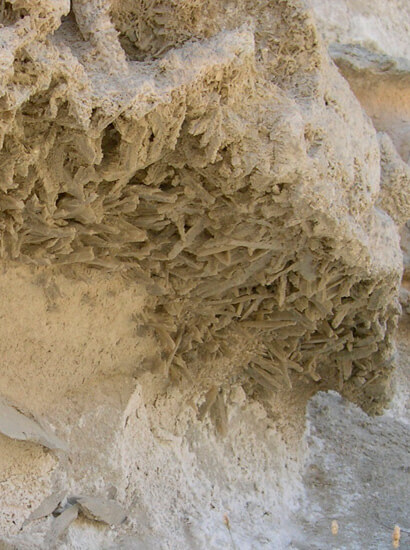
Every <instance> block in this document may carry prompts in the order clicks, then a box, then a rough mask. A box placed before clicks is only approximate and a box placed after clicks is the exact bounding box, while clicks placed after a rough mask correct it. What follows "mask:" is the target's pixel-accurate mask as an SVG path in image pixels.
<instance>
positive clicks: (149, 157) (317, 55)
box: [0, 0, 410, 549]
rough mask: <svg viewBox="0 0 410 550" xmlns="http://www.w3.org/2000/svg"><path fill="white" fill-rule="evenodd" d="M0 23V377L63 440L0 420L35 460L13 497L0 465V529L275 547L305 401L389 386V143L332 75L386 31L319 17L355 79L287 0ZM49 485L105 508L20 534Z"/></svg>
mask: <svg viewBox="0 0 410 550" xmlns="http://www.w3.org/2000/svg"><path fill="white" fill-rule="evenodd" d="M318 4H320V2H319V0H317V1H315V2H314V7H315V9H316V13H319V14H320V9H318ZM325 5H327V3H326V2H323V5H319V8H321V9H322V8H323V9H324V7H325ZM346 5H347V4H346ZM346 9H347V8H346ZM319 21H322V20H321V19H320V15H319ZM0 24H1V27H0V52H1V56H0V253H1V258H2V265H3V268H4V269H3V272H2V273H1V274H0V292H1V296H2V300H1V301H0V312H1V318H2V322H3V321H4V323H3V325H1V326H0V341H1V349H2V356H3V357H5V358H6V364H5V366H4V369H3V372H2V373H1V375H0V394H1V395H3V396H4V397H5V398H6V399H7V400H8V401H10V402H13V404H15V405H16V407H18V408H20V409H21V410H30V411H31V412H32V414H34V415H35V416H36V418H39V419H41V418H44V419H46V420H47V422H49V423H51V422H52V428H53V430H54V428H55V431H56V434H57V436H58V437H61V439H62V440H64V441H68V443H69V454H68V456H59V457H58V458H56V457H54V456H51V455H49V454H48V451H44V450H43V449H37V447H36V445H35V443H16V442H15V441H13V440H7V439H6V438H5V448H6V449H7V446H13V445H21V447H19V448H20V450H21V452H22V453H24V452H29V453H36V456H37V455H38V456H39V459H38V463H33V465H32V467H31V469H30V467H28V466H27V464H26V463H24V468H25V469H24V473H23V470H21V473H20V474H19V473H17V474H16V475H24V476H25V478H26V480H27V481H26V483H25V488H24V491H25V493H26V495H25V502H26V500H27V499H28V500H29V501H30V502H29V505H27V504H24V505H22V504H21V500H20V497H19V491H20V485H19V486H18V489H16V485H15V484H13V482H12V481H10V479H9V478H8V479H7V482H6V485H5V487H4V488H3V485H1V486H0V493H1V492H3V495H2V497H3V498H2V502H3V503H4V504H3V505H2V506H1V509H0V527H1V530H2V533H3V534H4V537H5V539H4V540H5V541H6V540H7V541H8V542H9V543H10V544H17V545H18V548H19V549H20V548H21V549H24V548H34V547H38V548H42V547H44V544H45V542H44V541H51V540H52V541H53V544H54V542H55V539H57V538H59V537H60V538H59V542H58V544H59V545H60V546H59V547H60V548H128V547H129V548H140V547H141V548H148V549H149V548H184V547H192V548H196V547H198V548H207V549H208V548H222V547H227V545H229V544H231V545H232V546H234V545H236V546H238V547H239V548H253V547H255V546H256V547H263V546H266V547H268V548H269V547H272V544H273V545H274V547H275V548H285V547H286V545H288V544H290V541H291V539H292V536H291V533H290V530H289V529H290V528H289V527H287V521H288V519H289V518H290V517H291V513H292V511H293V510H294V509H295V508H296V507H297V500H298V494H300V490H301V486H302V485H301V484H302V474H301V467H302V463H303V458H302V457H303V453H304V444H303V443H300V441H301V435H302V433H303V426H304V419H303V418H304V417H303V414H304V413H303V411H304V407H305V403H306V401H307V400H308V399H309V397H310V396H312V395H313V394H315V393H317V392H318V391H326V390H329V389H331V390H337V391H338V392H340V393H341V394H342V395H343V396H345V397H347V398H348V399H349V400H351V401H353V402H354V403H356V404H358V405H360V406H361V407H363V408H364V409H365V410H366V411H368V412H371V413H380V412H381V411H382V410H383V407H385V405H386V404H387V402H388V400H389V399H390V398H391V395H392V390H391V387H390V380H391V376H392V372H393V366H394V353H395V346H394V331H395V327H396V325H397V320H398V316H399V313H400V306H399V302H398V291H399V285H400V279H401V275H402V268H403V266H402V253H401V250H400V239H399V226H398V224H403V223H404V222H405V221H406V219H408V215H409V194H410V178H409V170H408V166H407V165H406V164H405V162H406V161H407V158H405V157H406V154H407V151H408V142H407V141H406V139H405V137H403V136H404V133H403V131H404V130H403V128H404V127H403V126H400V125H399V129H398V130H397V129H396V126H394V124H393V126H394V129H393V130H392V124H390V122H387V118H386V117H385V118H384V119H383V121H382V122H381V123H380V124H379V125H378V124H377V123H376V122H375V120H376V119H377V116H378V114H377V113H378V112H379V111H377V113H376V111H374V112H373V111H372V112H370V113H369V110H371V109H370V107H369V106H368V104H369V105H370V104H372V105H373V103H374V102H373V103H372V101H373V100H369V102H368V103H366V100H364V99H363V98H362V95H361V93H360V92H357V93H356V90H355V88H354V85H353V84H352V82H353V81H354V78H353V77H352V79H350V78H349V75H350V74H351V73H352V74H356V72H357V71H359V73H360V77H358V80H360V79H362V80H363V78H367V76H366V77H364V76H363V71H364V73H365V74H366V75H367V74H369V75H371V76H369V79H370V80H371V78H374V79H375V80H378V75H379V73H380V71H382V70H383V69H382V68H383V67H385V65H383V63H384V62H385V57H383V56H386V55H390V56H392V55H393V54H394V52H393V50H394V48H393V46H392V48H393V49H391V51H389V52H388V53H387V54H385V53H379V54H377V55H378V56H379V57H378V56H377V55H376V54H371V55H370V54H369V53H368V51H367V50H366V48H364V50H365V52H364V53H363V49H361V48H362V46H361V45H359V46H358V45H354V46H352V47H350V46H349V47H347V46H346V45H345V44H344V43H342V41H341V40H340V36H341V35H342V34H343V33H342V34H340V33H339V32H337V33H336V34H335V32H333V31H332V32H333V34H332V36H336V37H337V39H338V40H339V46H338V47H336V46H334V47H330V52H331V55H332V57H333V58H334V59H335V61H336V63H337V64H338V66H339V67H340V70H341V72H342V73H343V75H344V76H345V77H346V78H348V80H349V82H350V85H351V86H352V88H353V91H354V92H355V93H356V95H357V97H355V95H354V93H353V92H352V89H351V88H350V87H349V84H348V83H347V81H346V79H345V78H344V76H342V74H341V73H340V72H339V70H338V68H337V67H336V65H335V64H334V63H333V61H332V59H331V57H330V55H329V54H328V52H327V49H326V47H325V44H324V42H323V41H322V38H321V36H320V35H319V33H318V30H317V28H316V23H315V19H314V14H313V11H312V10H311V8H310V5H308V4H307V3H305V2H304V0H277V1H275V2H272V1H269V0H261V1H259V2H255V1H251V0H235V1H234V0H228V1H226V2H215V1H213V0H205V1H197V0H182V1H178V2H177V1H176V0H152V1H148V0H126V1H121V2H120V1H117V0H111V1H110V0H105V1H104V0H91V1H89V0H72V1H71V3H70V2H68V1H66V0H59V1H57V2H55V1H53V2H51V1H50V0H27V1H22V0H9V1H6V0H0ZM321 26H322V27H323V25H322V24H321ZM329 32H330V31H329ZM325 34H326V32H325ZM343 36H344V35H343ZM349 36H350V35H349ZM367 46H368V45H367ZM403 51H404V50H403ZM340 52H341V53H340ZM357 52H359V53H357ZM352 59H354V61H351V60H352ZM357 59H359V61H357ZM400 63H401V64H399V63H398V62H397V63H396V65H394V64H393V65H389V67H390V68H389V69H388V70H387V73H386V74H388V77H387V82H388V83H389V84H388V85H389V86H390V85H392V84H391V81H392V79H393V81H394V82H396V81H399V82H400V83H406V82H407V80H408V72H406V71H407V68H404V69H403V68H402V67H407V65H405V63H404V61H403V62H400ZM345 66H347V67H348V69H346V70H344V67H345ZM403 71H404V73H405V74H404V73H403ZM402 73H403V74H404V76H403V74H402ZM374 75H376V76H374ZM389 79H390V80H389ZM362 80H360V82H362ZM400 85H401V84H400ZM403 87H405V86H404V84H403ZM403 93H404V94H407V92H403ZM366 97H367V96H366ZM372 97H373V96H372ZM406 97H407V96H406ZM359 100H360V101H361V103H362V105H363V106H364V108H365V109H366V110H368V113H369V114H370V116H372V118H373V122H372V120H371V119H370V118H369V116H368V115H367V114H366V112H365V111H364V110H363V108H362V105H361V103H360V102H359ZM376 103H377V102H376ZM396 114H397V113H396ZM396 114H395V115H394V116H396ZM389 120H390V119H389ZM377 132H379V134H378V133H377ZM381 132H385V133H381ZM387 134H388V135H387ZM388 136H390V137H388ZM396 149H397V150H396ZM8 435H10V434H8ZM16 452H17V451H16ZM40 453H42V454H41V456H40ZM4 460H5V465H4V468H3V470H4V471H5V472H8V471H9V470H10V468H11V465H10V464H9V463H8V461H7V459H6V458H4ZM43 462H44V464H43ZM46 463H47V465H48V468H49V471H50V473H49V477H48V479H47V483H43V484H42V486H41V487H40V488H39V486H38V483H36V482H35V480H36V477H37V476H38V472H39V471H40V470H41V471H42V472H43V471H44V467H45V466H44V465H45V464H46ZM22 468H23V466H22ZM7 475H8V474H7ZM43 475H44V473H43ZM61 491H67V492H69V493H70V494H83V495H84V494H86V495H89V498H90V499H93V498H96V496H97V495H99V496H100V498H103V499H105V500H113V497H114V496H115V500H116V501H118V502H119V503H120V504H121V505H122V506H123V507H124V509H126V510H127V513H128V518H127V520H126V521H125V522H124V523H123V524H121V525H120V526H118V527H116V528H115V529H110V528H109V527H101V526H100V527H99V528H98V529H97V528H96V527H95V525H94V523H95V522H92V521H90V520H89V518H88V519H87V518H84V517H81V515H80V516H79V518H78V519H76V518H77V515H78V512H79V510H80V506H81V502H80V501H79V503H77V502H75V503H72V506H70V507H68V508H67V509H66V510H65V511H63V513H61V514H60V515H59V516H58V518H57V519H55V520H54V521H53V520H52V518H50V517H42V518H38V519H37V520H36V521H34V522H30V523H29V524H27V523H26V524H24V527H23V529H22V530H21V531H19V529H20V528H21V527H22V526H23V523H24V520H26V519H27V518H29V516H30V513H31V509H33V508H34V509H35V508H36V507H37V506H38V505H39V504H40V503H41V502H42V501H44V499H45V498H47V497H49V496H50V495H51V494H53V493H56V492H61ZM298 491H299V492H298ZM101 495H102V496H101ZM104 502H105V501H104ZM30 508H31V509H30ZM277 510H283V515H282V517H281V518H280V519H277V518H276V517H275V521H273V519H272V518H273V517H274V515H275V513H276V511H277ZM64 514H65V515H64ZM224 514H227V516H226V517H227V518H228V519H227V520H226V519H225V520H224V519H223V517H224ZM245 518H246V521H245ZM289 521H290V519H289ZM67 528H68V531H67V532H65V530H66V529H67ZM50 529H51V533H52V537H51V539H50ZM50 544H51V543H50Z"/></svg>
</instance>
